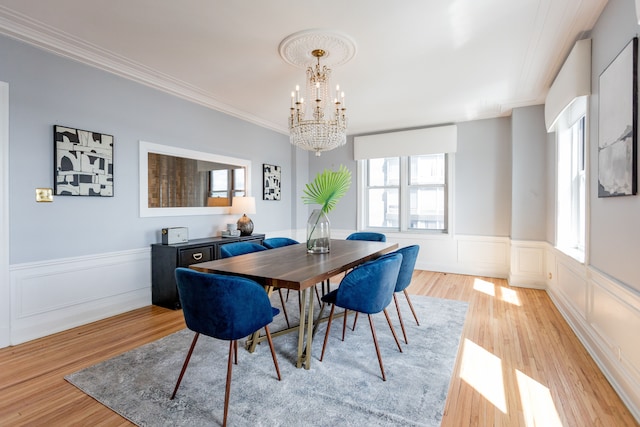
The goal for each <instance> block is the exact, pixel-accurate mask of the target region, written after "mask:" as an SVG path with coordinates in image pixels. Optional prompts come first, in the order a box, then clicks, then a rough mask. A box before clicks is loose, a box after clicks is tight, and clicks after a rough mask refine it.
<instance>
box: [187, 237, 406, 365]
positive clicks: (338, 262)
mask: <svg viewBox="0 0 640 427" xmlns="http://www.w3.org/2000/svg"><path fill="white" fill-rule="evenodd" d="M330 248H331V249H330V251H329V252H328V253H324V254H309V253H307V247H306V244H305V243H301V244H298V245H290V246H284V247H281V248H275V249H269V250H267V251H260V252H252V253H249V254H244V255H238V256H234V257H230V258H224V259H219V260H215V261H207V262H203V263H199V264H192V265H191V266H189V268H192V269H194V270H197V271H201V272H204V273H215V274H230V275H237V276H242V277H247V278H249V279H252V280H255V281H256V282H258V283H260V284H261V285H263V286H264V287H265V289H266V290H267V292H269V293H271V290H272V289H274V288H286V289H293V290H296V291H299V292H300V298H301V301H302V302H303V303H302V304H300V323H299V325H298V326H297V327H295V328H291V329H297V331H298V359H297V364H296V366H297V367H298V368H301V367H302V366H304V367H305V368H306V369H310V367H311V344H312V340H313V333H312V329H313V323H314V319H313V306H314V300H313V298H314V292H311V290H312V289H313V288H314V287H315V285H316V284H319V283H323V282H324V281H325V280H329V279H330V278H331V277H334V276H336V275H338V274H340V273H344V272H346V271H348V270H350V269H352V268H354V267H357V266H358V265H360V264H362V263H364V262H367V261H370V260H373V259H375V258H378V257H379V256H381V255H383V254H385V253H387V252H390V251H392V250H394V249H397V248H398V244H397V243H389V242H369V241H362V240H338V239H332V240H331V243H330ZM305 301H306V303H305ZM305 334H306V340H305ZM273 335H276V334H273ZM257 338H258V335H255V336H254V337H252V338H250V343H251V348H250V350H251V351H253V349H255V345H256V344H257V342H258V339H257Z"/></svg>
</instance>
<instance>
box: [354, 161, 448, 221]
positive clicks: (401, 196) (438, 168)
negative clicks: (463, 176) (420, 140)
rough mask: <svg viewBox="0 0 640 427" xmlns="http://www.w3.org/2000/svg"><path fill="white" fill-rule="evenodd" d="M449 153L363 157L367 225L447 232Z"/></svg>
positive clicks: (363, 202)
mask: <svg viewBox="0 0 640 427" xmlns="http://www.w3.org/2000/svg"><path fill="white" fill-rule="evenodd" d="M447 159H448V155H446V154H443V153H440V154H428V155H419V156H406V157H386V158H380V159H366V160H362V161H361V165H362V167H363V169H364V181H365V184H364V188H363V192H362V194H363V200H362V207H363V209H362V210H363V218H364V224H363V225H364V228H368V229H371V228H384V229H388V230H389V231H392V230H396V231H417V230H434V231H439V232H447V224H448V218H447V216H448V209H447V201H448V194H447V193H448V190H447V181H448V180H447Z"/></svg>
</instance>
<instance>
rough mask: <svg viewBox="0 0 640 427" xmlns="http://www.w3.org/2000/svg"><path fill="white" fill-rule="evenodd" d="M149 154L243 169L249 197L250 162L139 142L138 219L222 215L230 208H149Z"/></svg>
mask: <svg viewBox="0 0 640 427" xmlns="http://www.w3.org/2000/svg"><path fill="white" fill-rule="evenodd" d="M149 153H156V154H164V155H167V156H178V157H184V158H187V159H195V160H204V161H208V162H213V163H226V164H229V165H232V166H238V167H243V168H245V174H246V176H245V187H246V188H245V192H246V195H247V196H250V195H251V160H246V159H239V158H237V157H229V156H221V155H218V154H212V153H205V152H202V151H194V150H189V149H186V148H180V147H172V146H169V145H160V144H155V143H153V142H147V141H142V140H141V141H140V149H139V156H140V157H139V168H138V171H139V175H140V217H157V216H183V215H222V214H228V213H229V210H230V209H231V206H222V207H209V206H203V207H180V208H150V207H149Z"/></svg>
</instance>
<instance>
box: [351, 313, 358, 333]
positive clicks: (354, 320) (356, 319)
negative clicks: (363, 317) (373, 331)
mask: <svg viewBox="0 0 640 427" xmlns="http://www.w3.org/2000/svg"><path fill="white" fill-rule="evenodd" d="M356 323H358V312H357V311H356V317H354V318H353V326H352V327H351V330H352V331H355V330H356Z"/></svg>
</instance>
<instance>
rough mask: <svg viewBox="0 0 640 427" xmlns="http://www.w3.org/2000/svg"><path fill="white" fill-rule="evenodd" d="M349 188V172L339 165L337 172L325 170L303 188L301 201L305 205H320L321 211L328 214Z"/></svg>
mask: <svg viewBox="0 0 640 427" xmlns="http://www.w3.org/2000/svg"><path fill="white" fill-rule="evenodd" d="M350 186H351V171H350V170H349V169H347V167H346V166H344V165H340V168H339V169H338V171H332V170H330V169H325V170H324V172H322V173H318V175H316V178H315V179H314V180H313V181H312V182H310V183H308V184H307V185H306V186H305V189H304V196H302V201H303V202H304V203H305V204H318V205H322V211H323V212H324V213H329V212H330V211H331V210H333V208H335V207H336V204H337V203H338V200H340V198H342V197H343V196H344V195H345V194H346V193H347V191H348V190H349V187H350Z"/></svg>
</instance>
